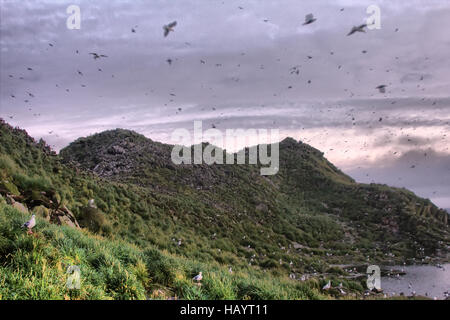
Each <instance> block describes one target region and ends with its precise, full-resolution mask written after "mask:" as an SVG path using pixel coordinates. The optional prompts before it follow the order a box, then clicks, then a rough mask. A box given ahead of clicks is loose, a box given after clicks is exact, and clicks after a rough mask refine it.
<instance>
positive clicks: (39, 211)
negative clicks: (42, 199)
mask: <svg viewBox="0 0 450 320" xmlns="http://www.w3.org/2000/svg"><path fill="white" fill-rule="evenodd" d="M33 213H34V214H35V215H37V216H38V217H41V218H43V219H45V220H47V221H50V210H49V209H47V208H46V207H44V206H37V207H34V208H33Z"/></svg>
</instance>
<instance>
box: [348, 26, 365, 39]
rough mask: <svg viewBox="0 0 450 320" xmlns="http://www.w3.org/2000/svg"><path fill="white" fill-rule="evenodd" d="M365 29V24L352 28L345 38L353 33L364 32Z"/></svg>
mask: <svg viewBox="0 0 450 320" xmlns="http://www.w3.org/2000/svg"><path fill="white" fill-rule="evenodd" d="M365 27H367V24H365V23H364V24H361V25H359V26H353V28H352V30H350V32H349V33H348V34H347V36H351V35H352V34H354V33H355V32H366V30H364V28H365Z"/></svg>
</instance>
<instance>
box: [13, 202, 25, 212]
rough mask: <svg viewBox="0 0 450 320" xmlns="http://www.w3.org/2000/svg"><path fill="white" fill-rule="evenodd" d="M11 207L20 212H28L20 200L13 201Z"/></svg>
mask: <svg viewBox="0 0 450 320" xmlns="http://www.w3.org/2000/svg"><path fill="white" fill-rule="evenodd" d="M12 207H13V208H15V209H17V210H19V211H20V212H22V213H25V214H28V208H27V207H26V206H25V205H24V204H22V203H20V202H15V201H14V203H13V204H12Z"/></svg>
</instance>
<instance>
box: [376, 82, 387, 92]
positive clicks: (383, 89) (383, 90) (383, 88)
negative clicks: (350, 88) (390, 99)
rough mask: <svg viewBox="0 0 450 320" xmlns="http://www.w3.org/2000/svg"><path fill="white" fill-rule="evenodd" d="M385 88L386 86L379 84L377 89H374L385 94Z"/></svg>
mask: <svg viewBox="0 0 450 320" xmlns="http://www.w3.org/2000/svg"><path fill="white" fill-rule="evenodd" d="M386 87H387V85H385V84H380V85H379V86H378V87H376V88H375V89H378V91H380V93H386Z"/></svg>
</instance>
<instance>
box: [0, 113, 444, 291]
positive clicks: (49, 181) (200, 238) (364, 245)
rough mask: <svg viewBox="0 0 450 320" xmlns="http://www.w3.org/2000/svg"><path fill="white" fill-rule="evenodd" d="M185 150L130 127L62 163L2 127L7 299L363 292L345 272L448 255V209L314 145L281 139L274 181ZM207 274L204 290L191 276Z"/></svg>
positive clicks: (1, 232) (64, 155) (2, 268)
mask: <svg viewBox="0 0 450 320" xmlns="http://www.w3.org/2000/svg"><path fill="white" fill-rule="evenodd" d="M205 146H206V144H205V145H203V147H205ZM171 149H172V146H169V145H164V144H161V143H157V142H154V141H152V140H150V139H147V138H146V137H144V136H142V135H139V134H137V133H135V132H132V131H128V130H122V129H117V130H112V131H106V132H102V133H99V134H96V135H93V136H90V137H87V138H80V139H78V140H76V141H75V142H73V143H71V144H70V145H69V146H68V147H66V148H65V149H63V150H61V152H60V155H57V154H56V153H54V152H52V151H51V150H50V148H48V146H46V144H45V142H43V141H40V142H36V141H34V140H33V139H32V138H30V137H29V136H28V135H27V133H26V132H25V131H23V130H20V129H13V128H12V127H10V126H9V125H8V124H6V123H4V122H1V124H0V178H1V184H0V194H2V198H1V199H0V200H2V202H3V204H1V205H0V251H1V255H0V295H1V296H2V298H4V299H5V298H6V299H9V298H12V299H14V298H35V299H37V298H44V299H47V298H48V299H53V298H64V297H67V296H68V297H72V298H116V299H117V298H137V299H142V298H145V297H157V296H158V295H160V298H167V297H174V296H177V297H181V298H209V299H225V298H237V299H243V298H254V299H257V298H269V299H270V298H282V299H295V298H320V297H329V296H325V295H323V294H321V293H320V290H319V288H320V287H321V286H322V285H323V284H324V283H325V279H329V278H331V279H338V278H339V280H336V281H340V282H342V281H344V283H345V285H346V287H347V288H348V291H349V292H353V293H355V294H357V293H358V294H359V293H360V292H361V290H363V287H362V285H361V283H363V281H359V280H357V281H351V280H348V281H347V280H345V277H346V276H347V275H348V274H347V272H346V271H345V270H342V269H339V268H336V267H330V265H331V264H364V263H367V262H368V261H369V262H370V263H380V264H381V263H391V264H393V263H399V262H403V261H408V262H412V261H413V259H415V260H416V261H417V260H418V259H422V258H424V257H425V256H433V257H438V256H439V255H441V256H445V254H446V251H445V250H446V247H445V243H448V242H449V232H448V231H449V230H448V221H447V216H448V215H447V214H446V213H445V212H444V211H443V210H440V209H438V208H437V207H436V206H434V205H433V204H432V203H431V202H430V201H429V200H426V199H421V198H419V197H417V196H415V195H414V194H413V193H411V192H409V191H407V190H404V189H395V188H390V187H388V186H384V185H374V184H371V185H363V184H358V183H355V182H354V181H353V180H352V179H351V178H350V177H348V176H346V175H345V174H343V173H342V172H340V171H339V170H338V169H337V168H336V167H335V166H333V165H332V164H331V163H330V162H328V161H327V160H326V159H325V158H324V157H323V155H322V153H321V152H320V151H318V150H316V149H314V148H312V147H310V146H308V145H306V144H303V143H301V142H296V141H295V140H293V139H286V140H284V141H282V142H281V143H280V172H279V173H278V174H277V175H274V176H261V175H260V173H259V166H256V165H212V166H208V165H180V166H176V165H174V164H173V163H172V162H171V160H170V152H171ZM247 152H248V150H247ZM91 199H93V200H94V203H95V205H92V204H89V201H90V200H91ZM6 203H9V205H7V204H6ZM21 205H23V207H25V210H27V211H32V212H35V213H36V214H37V215H38V225H37V226H36V228H35V229H36V230H35V231H36V235H35V236H34V237H33V236H28V235H26V233H25V232H24V231H23V230H21V229H20V224H21V223H23V222H24V221H26V217H29V214H26V213H20V212H19V211H18V210H17V209H19V210H20V209H21V207H20V206H21ZM13 206H15V207H16V209H14V208H12V207H13ZM78 223H79V225H80V226H81V229H79V228H77V226H76V224H78ZM56 224H61V225H62V226H57V225H56ZM70 225H72V227H69V226H70ZM73 263H74V264H77V265H80V268H81V271H82V274H83V275H84V274H86V275H88V276H87V278H85V280H84V281H86V283H85V284H86V286H85V287H83V288H84V289H83V290H81V291H80V292H78V293H77V295H76V296H72V295H73V294H74V293H73V292H67V290H66V289H65V287H64V281H65V277H64V276H65V270H66V268H67V266H68V265H70V264H73ZM230 266H231V267H232V269H233V274H230V273H229V272H228V268H229V267H230ZM199 271H203V273H204V274H205V277H204V281H203V282H204V284H203V286H202V287H197V286H195V285H194V284H193V283H192V281H191V280H190V279H191V278H192V276H194V275H195V274H196V273H197V272H199ZM116 276H117V278H118V279H117V278H116ZM289 276H291V278H294V277H295V278H296V279H290V278H289ZM301 276H306V277H307V278H309V280H307V281H299V280H297V279H299V278H300V277H301ZM44 279H47V280H48V283H49V285H48V286H47V285H41V287H39V284H38V283H41V284H42V283H43V281H44ZM49 279H50V280H49ZM83 279H84V278H83ZM47 280H46V281H47ZM50 284H51V285H50ZM22 287H24V288H29V289H30V290H28V291H27V292H29V293H26V292H25V291H24V290H25V289H23V290H22V289H20V288H22ZM130 288H132V290H131V289H130ZM128 289H129V290H128ZM130 290H131V291H130Z"/></svg>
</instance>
